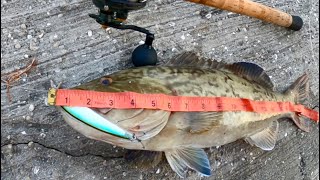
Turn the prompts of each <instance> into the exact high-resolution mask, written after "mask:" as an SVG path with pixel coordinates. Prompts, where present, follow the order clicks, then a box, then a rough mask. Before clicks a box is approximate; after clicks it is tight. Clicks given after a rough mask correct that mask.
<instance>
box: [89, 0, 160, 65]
mask: <svg viewBox="0 0 320 180" xmlns="http://www.w3.org/2000/svg"><path fill="white" fill-rule="evenodd" d="M92 1H93V3H94V5H95V6H96V7H98V8H99V14H98V15H96V14H89V16H90V17H91V18H93V19H95V20H96V21H97V22H98V23H99V24H101V25H102V26H103V27H105V28H106V27H112V28H116V29H131V30H134V31H138V32H141V33H144V34H146V40H145V43H144V44H142V45H140V46H138V47H137V48H136V49H135V50H134V51H133V52H132V62H133V64H134V65H135V66H146V65H155V64H156V63H157V53H156V51H155V49H154V48H153V47H152V42H153V40H154V34H152V33H150V32H149V31H148V30H147V29H144V28H141V27H138V26H134V25H124V24H123V22H124V21H125V20H126V19H127V17H128V12H129V11H132V10H138V9H141V8H143V7H145V6H146V0H92Z"/></svg>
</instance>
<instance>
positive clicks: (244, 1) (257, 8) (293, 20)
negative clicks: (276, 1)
mask: <svg viewBox="0 0 320 180" xmlns="http://www.w3.org/2000/svg"><path fill="white" fill-rule="evenodd" d="M186 1H189V2H194V3H198V4H203V5H206V6H211V7H215V8H219V9H222V10H227V11H231V12H234V13H238V14H242V15H246V16H250V17H253V18H257V19H260V20H262V21H266V22H269V23H273V24H276V25H279V26H282V27H286V28H289V29H291V30H295V31H299V30H300V29H301V28H302V26H303V21H302V19H301V18H300V17H299V16H292V15H290V14H287V13H285V12H282V11H280V10H277V9H274V8H271V7H268V6H265V5H263V4H260V3H256V2H253V1H250V0H186Z"/></svg>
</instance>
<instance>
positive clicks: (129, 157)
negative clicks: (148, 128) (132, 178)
mask: <svg viewBox="0 0 320 180" xmlns="http://www.w3.org/2000/svg"><path fill="white" fill-rule="evenodd" d="M162 154H163V152H159V151H143V150H128V151H127V152H126V154H125V155H124V158H125V160H126V161H128V162H129V163H130V164H132V165H134V166H137V167H139V168H143V169H148V168H150V167H152V168H154V167H155V166H157V165H158V164H159V163H160V162H161V160H162Z"/></svg>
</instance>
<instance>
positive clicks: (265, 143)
mask: <svg viewBox="0 0 320 180" xmlns="http://www.w3.org/2000/svg"><path fill="white" fill-rule="evenodd" d="M278 130H279V122H278V121H273V122H272V123H271V124H270V126H269V127H268V128H266V129H264V130H262V131H260V132H258V133H256V134H254V135H252V136H250V137H247V138H246V139H245V141H247V142H248V143H249V144H251V145H255V146H257V147H259V148H261V149H262V150H265V151H270V150H272V149H273V148H274V146H275V145H276V142H277V136H278Z"/></svg>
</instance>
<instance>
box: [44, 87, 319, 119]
mask: <svg viewBox="0 0 320 180" xmlns="http://www.w3.org/2000/svg"><path fill="white" fill-rule="evenodd" d="M48 104H50V105H56V106H79V107H92V108H115V109H135V108H145V109H161V110H166V111H182V112H191V111H192V112H206V111H248V112H257V113H281V112H296V113H299V114H301V115H304V116H306V117H308V118H310V119H312V120H314V121H317V122H318V121H319V113H318V112H316V111H314V110H312V109H309V108H307V107H304V106H303V105H295V104H292V103H290V102H273V101H253V100H250V99H243V98H230V97H189V96H170V95H164V94H140V93H134V92H119V93H110V92H97V91H85V90H70V89H57V90H56V89H50V90H49V93H48Z"/></svg>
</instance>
